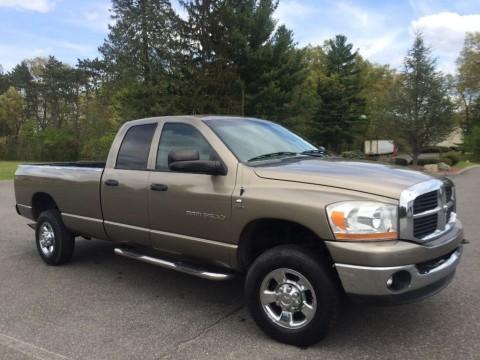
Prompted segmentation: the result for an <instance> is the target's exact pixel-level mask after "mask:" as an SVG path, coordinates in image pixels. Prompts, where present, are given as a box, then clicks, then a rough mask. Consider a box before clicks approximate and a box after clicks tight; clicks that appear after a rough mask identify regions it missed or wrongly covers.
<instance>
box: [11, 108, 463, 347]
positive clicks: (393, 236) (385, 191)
mask: <svg viewBox="0 0 480 360" xmlns="http://www.w3.org/2000/svg"><path fill="white" fill-rule="evenodd" d="M322 156H323V151H321V150H319V149H317V148H316V147H314V146H313V145H312V144H310V143H309V142H307V141H306V140H304V139H302V138H301V137H299V136H297V135H295V134H293V133H292V132H290V131H288V130H287V129H285V128H283V127H281V126H280V125H277V124H275V123H272V122H269V121H265V120H259V119H253V118H238V117H224V116H180V117H157V118H149V119H142V120H136V121H131V122H127V123H125V124H124V125H123V126H122V128H121V129H120V130H119V132H118V134H117V136H116V138H115V140H114V142H113V145H112V147H111V150H110V153H109V155H108V159H107V161H106V163H105V164H103V163H87V162H79V163H52V164H38V165H22V166H20V167H19V168H18V170H17V172H16V175H15V194H16V210H17V212H18V213H19V214H20V215H22V216H25V217H27V218H29V219H31V220H33V222H34V223H32V224H31V225H32V227H35V229H36V232H35V237H36V244H37V248H38V252H39V254H40V256H41V258H42V259H43V260H44V261H45V262H46V263H47V264H49V265H58V264H62V263H65V262H67V261H69V260H70V258H71V257H72V253H73V250H74V239H75V237H77V236H83V237H85V238H98V239H105V240H109V241H112V242H113V243H114V244H115V249H114V251H115V253H117V254H118V255H122V256H125V257H127V258H131V259H136V260H141V261H145V262H148V263H151V264H154V265H158V266H162V267H166V268H171V269H175V270H178V271H182V272H185V273H189V274H192V275H196V276H199V277H202V278H207V279H212V280H224V279H229V278H231V277H232V276H234V275H235V274H242V273H245V274H246V279H245V293H246V301H247V304H248V307H249V309H250V311H251V314H252V316H253V318H254V319H255V321H256V322H257V324H258V325H259V326H260V327H261V328H262V329H263V330H264V331H265V332H266V333H267V334H269V335H270V336H271V337H273V338H275V339H277V340H280V341H283V342H286V343H290V344H296V345H308V344H312V343H314V342H316V341H318V340H320V339H321V338H322V337H324V336H325V335H326V334H327V332H328V330H329V328H330V327H331V326H332V324H333V322H334V320H335V317H336V314H337V310H338V308H339V303H340V299H341V297H342V296H344V295H345V294H346V295H348V296H349V297H356V298H359V299H362V300H372V301H375V302H379V301H380V302H389V303H392V302H393V303H395V302H405V301H411V300H414V299H419V298H423V297H426V296H428V295H431V294H434V293H436V292H438V291H439V290H441V289H442V288H444V287H445V286H446V285H447V284H448V283H449V282H450V281H451V280H452V278H453V276H454V274H455V269H456V267H457V265H458V263H459V261H460V256H461V253H462V245H461V244H462V240H463V229H462V225H461V223H460V221H458V219H457V218H456V208H455V206H456V201H455V188H454V185H453V183H452V182H451V181H450V180H447V179H437V178H433V177H431V176H429V175H426V174H424V173H421V172H416V171H410V170H407V169H403V168H395V167H391V166H387V165H381V164H378V163H369V162H353V161H342V160H335V161H334V160H331V159H328V158H324V157H322Z"/></svg>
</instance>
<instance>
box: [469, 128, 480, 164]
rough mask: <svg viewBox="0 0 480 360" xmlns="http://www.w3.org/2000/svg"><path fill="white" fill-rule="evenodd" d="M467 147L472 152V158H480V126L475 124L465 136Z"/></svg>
mask: <svg viewBox="0 0 480 360" xmlns="http://www.w3.org/2000/svg"><path fill="white" fill-rule="evenodd" d="M465 149H466V150H467V151H468V152H470V153H471V154H472V155H471V156H472V160H476V161H478V160H480V126H475V127H474V128H473V129H472V131H471V132H470V134H468V135H467V136H466V137H465Z"/></svg>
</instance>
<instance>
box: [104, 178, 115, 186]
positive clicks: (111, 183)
mask: <svg viewBox="0 0 480 360" xmlns="http://www.w3.org/2000/svg"><path fill="white" fill-rule="evenodd" d="M105 185H107V186H118V181H117V180H113V179H108V180H107V181H105Z"/></svg>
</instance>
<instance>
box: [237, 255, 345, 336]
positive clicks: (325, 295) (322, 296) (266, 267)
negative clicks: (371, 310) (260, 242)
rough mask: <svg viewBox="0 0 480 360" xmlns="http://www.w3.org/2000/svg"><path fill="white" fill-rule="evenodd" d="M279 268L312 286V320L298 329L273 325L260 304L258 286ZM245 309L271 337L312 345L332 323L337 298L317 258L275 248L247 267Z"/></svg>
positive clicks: (332, 284) (333, 285)
mask: <svg viewBox="0 0 480 360" xmlns="http://www.w3.org/2000/svg"><path fill="white" fill-rule="evenodd" d="M278 268H290V269H292V270H295V271H297V272H299V273H301V274H302V275H303V276H305V277H306V278H307V279H308V281H309V282H310V283H311V284H312V286H313V290H314V292H315V297H316V301H317V310H316V313H315V316H314V317H313V319H312V320H311V321H310V322H309V323H308V324H307V325H305V326H304V327H302V328H299V329H286V328H282V327H281V326H279V325H276V324H275V323H273V322H272V321H271V320H270V318H269V317H268V316H267V314H266V313H265V311H264V309H263V307H262V304H261V302H260V287H261V284H262V281H263V279H264V278H265V276H267V275H268V273H270V272H271V271H272V270H275V269H278ZM245 292H246V297H247V303H248V307H249V309H250V312H251V314H252V316H253V318H254V319H255V321H256V322H257V324H258V325H259V326H260V328H262V330H263V331H265V332H266V333H267V334H268V335H269V336H271V337H272V338H274V339H276V340H279V341H281V342H285V343H288V344H292V345H297V346H308V345H312V344H314V343H316V342H318V341H319V340H321V339H322V338H324V337H325V336H326V335H327V334H328V331H329V330H330V328H331V327H332V326H333V323H334V322H335V319H336V316H337V311H338V305H339V295H338V290H337V287H336V286H335V282H334V277H333V275H332V271H328V270H327V269H326V268H325V266H324V265H323V264H321V262H320V259H319V258H317V257H316V256H314V255H313V254H311V253H309V252H308V251H306V250H305V249H303V248H300V247H297V246H278V247H276V248H273V249H271V250H268V251H267V252H265V253H264V254H262V255H260V256H259V257H258V258H257V259H256V261H255V262H254V263H253V265H252V266H251V267H250V269H249V272H248V274H247V279H246V282H245Z"/></svg>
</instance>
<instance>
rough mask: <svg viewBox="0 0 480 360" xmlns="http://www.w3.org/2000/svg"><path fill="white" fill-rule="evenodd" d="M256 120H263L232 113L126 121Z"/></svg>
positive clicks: (155, 117)
mask: <svg viewBox="0 0 480 360" xmlns="http://www.w3.org/2000/svg"><path fill="white" fill-rule="evenodd" d="M216 119H218V120H220V119H221V120H258V121H265V120H262V119H257V118H253V117H246V116H232V115H175V116H152V117H149V118H143V119H138V120H130V121H127V122H126V123H128V124H135V123H139V124H143V123H145V122H150V121H152V120H183V121H188V122H192V123H195V122H198V121H204V120H216Z"/></svg>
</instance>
